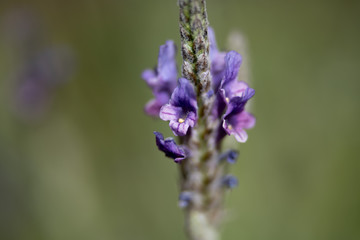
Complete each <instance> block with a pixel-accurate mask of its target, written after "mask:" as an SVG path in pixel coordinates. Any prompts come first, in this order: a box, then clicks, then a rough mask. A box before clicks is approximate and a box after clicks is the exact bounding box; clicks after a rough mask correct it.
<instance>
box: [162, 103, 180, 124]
mask: <svg viewBox="0 0 360 240" xmlns="http://www.w3.org/2000/svg"><path fill="white" fill-rule="evenodd" d="M181 113H182V109H181V107H175V106H173V105H170V104H166V105H164V106H162V108H161V109H160V114H159V116H160V118H161V119H162V120H164V121H172V120H173V121H178V120H179V116H180V115H181Z"/></svg>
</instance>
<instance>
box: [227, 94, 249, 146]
mask: <svg viewBox="0 0 360 240" xmlns="http://www.w3.org/2000/svg"><path fill="white" fill-rule="evenodd" d="M254 94H255V91H254V90H253V89H251V88H248V89H247V90H246V92H245V93H244V95H243V96H242V97H233V98H232V99H231V100H230V102H229V107H228V108H227V110H226V113H225V114H224V116H223V125H222V126H223V128H224V130H225V131H226V133H227V134H229V135H234V136H235V139H236V140H237V141H238V142H246V140H247V138H248V135H247V133H246V131H245V130H244V129H249V128H252V127H254V125H255V117H254V116H253V115H251V114H250V113H248V112H245V111H244V108H245V104H246V102H247V101H248V100H249V99H250V98H251V97H252V96H254Z"/></svg>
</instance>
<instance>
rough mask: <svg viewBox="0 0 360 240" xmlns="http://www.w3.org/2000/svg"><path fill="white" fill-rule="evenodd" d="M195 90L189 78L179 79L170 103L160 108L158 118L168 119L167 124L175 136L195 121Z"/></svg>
mask: <svg viewBox="0 0 360 240" xmlns="http://www.w3.org/2000/svg"><path fill="white" fill-rule="evenodd" d="M196 112H197V103H196V96H195V91H194V88H193V86H192V84H191V83H190V82H189V80H187V79H185V78H180V79H179V85H178V86H177V87H176V88H175V90H174V92H173V94H172V95H171V99H170V103H169V104H166V105H164V106H163V107H162V108H161V109H160V118H161V119H162V120H164V121H170V123H169V126H170V128H171V130H172V131H173V133H174V134H175V135H176V136H184V135H186V133H187V132H188V129H189V127H194V126H195V124H196V121H197V113H196Z"/></svg>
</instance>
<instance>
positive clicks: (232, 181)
mask: <svg viewBox="0 0 360 240" xmlns="http://www.w3.org/2000/svg"><path fill="white" fill-rule="evenodd" d="M222 183H223V185H224V186H225V187H227V188H229V189H233V188H235V187H237V185H238V184H239V181H238V180H237V178H236V177H234V176H232V175H230V174H229V175H226V176H224V178H223V179H222Z"/></svg>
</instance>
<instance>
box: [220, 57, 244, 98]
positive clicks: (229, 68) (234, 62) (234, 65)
mask: <svg viewBox="0 0 360 240" xmlns="http://www.w3.org/2000/svg"><path fill="white" fill-rule="evenodd" d="M225 62H226V67H225V74H224V78H223V80H222V81H221V85H220V92H221V95H222V96H223V98H224V100H225V101H226V102H227V103H228V102H229V100H230V99H231V98H233V97H235V96H238V97H241V96H243V95H244V93H245V90H246V89H247V88H249V86H248V85H247V83H245V82H243V81H237V75H238V72H239V69H240V65H241V62H242V58H241V55H240V54H239V53H237V52H235V51H230V52H228V53H227V54H226V57H225Z"/></svg>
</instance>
